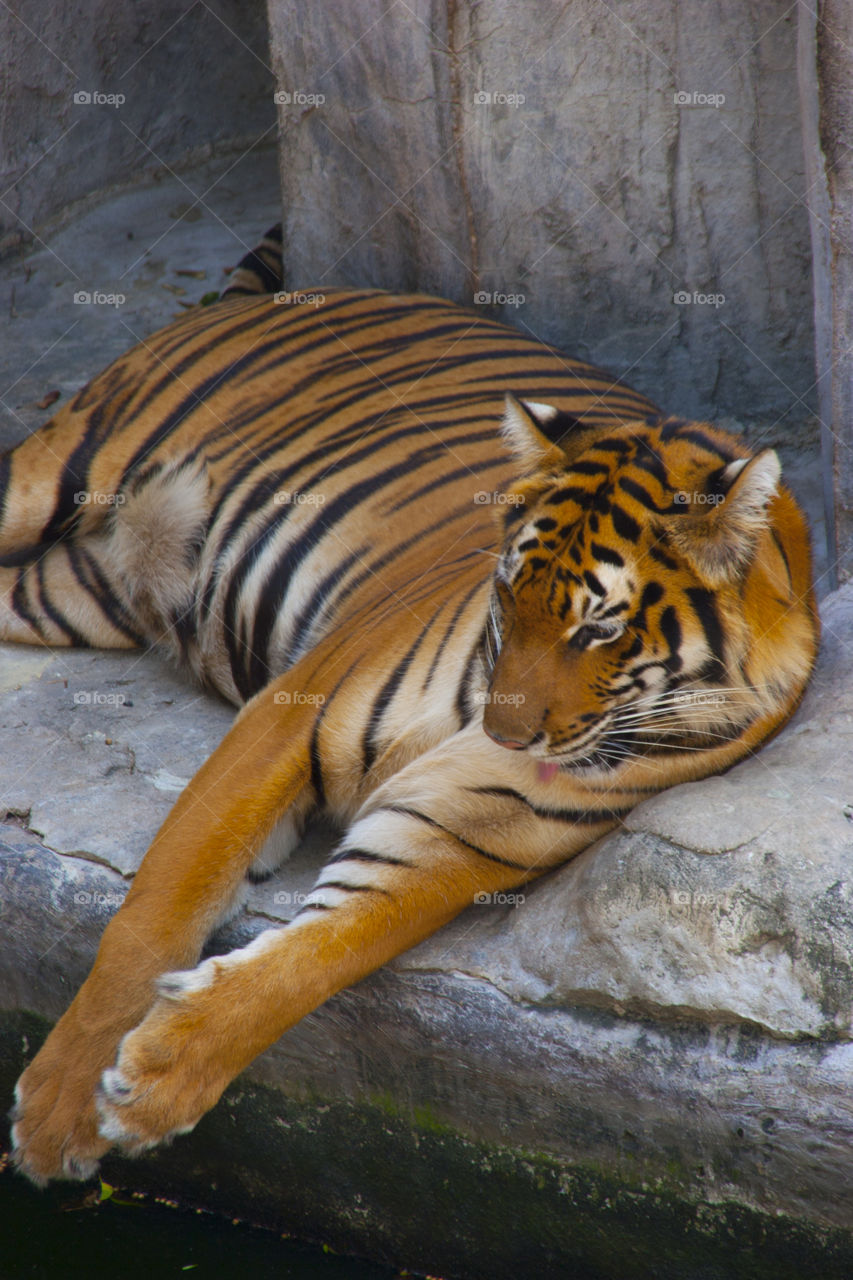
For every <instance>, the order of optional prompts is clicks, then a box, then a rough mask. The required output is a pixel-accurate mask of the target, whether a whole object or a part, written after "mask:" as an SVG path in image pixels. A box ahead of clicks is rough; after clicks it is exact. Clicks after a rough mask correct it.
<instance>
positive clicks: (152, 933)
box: [0, 233, 818, 1181]
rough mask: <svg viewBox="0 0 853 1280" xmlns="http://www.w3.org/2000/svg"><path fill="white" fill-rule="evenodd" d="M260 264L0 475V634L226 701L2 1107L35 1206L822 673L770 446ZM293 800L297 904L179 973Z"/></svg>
mask: <svg viewBox="0 0 853 1280" xmlns="http://www.w3.org/2000/svg"><path fill="white" fill-rule="evenodd" d="M277 260H278V242H277V239H276V236H275V234H274V233H271V234H270V236H268V238H267V240H266V241H265V244H264V246H262V247H261V249H259V250H258V251H257V253H256V254H255V255H251V256H250V258H249V259H246V260H244V262H243V263H242V264H241V267H240V269H239V270H238V271H237V272H236V273H235V276H234V279H233V292H234V294H235V296H233V297H230V298H227V297H226V298H224V299H223V300H222V301H221V302H219V303H218V304H215V305H214V306H213V307H210V308H207V309H205V310H203V311H194V312H190V313H188V314H187V315H186V316H185V317H182V318H181V319H179V320H178V321H177V322H175V323H174V324H171V325H169V326H168V327H167V328H166V329H164V330H162V331H161V332H159V333H157V334H155V335H154V336H153V337H152V338H150V339H148V340H147V341H146V342H143V343H142V344H141V345H139V346H138V347H136V348H135V349H134V350H132V351H131V352H129V353H128V354H127V355H126V356H124V357H123V358H121V359H119V360H118V361H116V362H115V364H113V365H112V366H111V367H110V368H109V369H108V370H107V371H106V372H105V373H103V374H101V375H100V377H97V378H95V379H94V381H93V382H91V383H90V384H89V385H88V386H87V387H86V388H84V390H82V391H81V392H80V393H79V394H78V395H77V396H76V397H75V398H74V400H73V401H72V402H71V403H70V404H68V405H67V406H66V407H65V408H63V409H62V410H60V412H59V413H58V414H57V415H56V416H55V417H54V419H53V420H52V421H51V422H50V423H49V424H48V425H47V426H45V427H44V428H43V429H42V430H40V431H38V432H37V433H36V434H35V435H33V436H32V437H31V438H29V439H28V440H26V441H25V442H23V443H22V444H21V445H20V446H18V448H16V449H15V450H13V451H12V452H11V453H10V454H8V455H7V456H6V457H4V458H3V459H2V460H1V461H0V494H2V503H3V505H2V522H0V634H2V636H3V637H4V638H5V639H10V640H17V641H21V642H25V643H40V644H47V645H94V646H105V647H110V646H112V647H132V646H137V645H158V646H160V647H161V648H163V649H165V650H167V651H170V652H171V653H173V654H174V655H175V656H176V657H177V658H178V659H179V660H180V661H181V662H183V663H184V664H185V665H186V667H187V668H188V669H189V670H190V671H191V672H192V673H193V674H194V676H195V677H196V678H198V679H199V680H201V681H203V682H204V683H205V684H206V685H208V686H210V687H212V688H214V689H216V690H218V691H219V692H220V693H221V694H223V695H224V696H225V697H226V698H228V699H230V700H232V701H233V702H235V703H237V704H242V710H241V712H240V714H239V715H238V717H237V719H236V722H235V724H234V726H233V728H232V730H231V731H230V732H229V733H228V734H227V735H226V737H225V739H224V740H223V742H222V744H221V746H220V747H219V748H218V749H217V751H216V752H215V753H214V754H213V756H211V758H210V759H209V760H208V762H207V763H206V764H205V765H204V766H203V768H202V769H201V770H200V771H199V773H198V774H197V775H196V776H195V778H193V780H192V781H191V783H190V785H189V786H188V787H187V788H186V790H185V791H184V792H183V793H182V795H181V796H180V799H179V800H178V802H177V804H176V805H175V807H174V809H173V811H172V812H171V814H170V816H169V817H168V819H167V820H166V822H165V824H164V825H163V827H162V828H161V830H160V832H159V833H158V835H157V837H156V839H155V841H154V843H153V845H152V847H151V849H150V851H149V852H148V854H147V855H146V858H145V860H144V861H143V864H142V866H141V868H140V870H139V872H138V873H137V875H136V877H135V879H134V882H133V885H132V887H131V889H130V892H129V893H128V895H127V898H126V901H125V903H124V905H123V906H122V908H121V910H120V911H119V912H118V913H117V914H116V916H115V917H114V918H113V920H112V921H111V922H110V924H109V926H108V928H107V930H106V932H105V934H104V938H103V941H102V944H101V947H100V950H99V952H98V956H97V959H96V962H95V965H94V967H93V969H92V972H91V974H90V976H89V978H88V980H87V981H86V983H85V984H84V986H83V988H82V989H81V991H80V992H79V994H78V995H77V997H76V999H75V1000H74V1002H73V1004H72V1005H71V1007H70V1008H69V1010H68V1011H67V1013H66V1014H65V1015H64V1017H63V1018H62V1019H61V1021H60V1022H59V1023H58V1025H57V1026H56V1028H55V1029H54V1031H53V1032H52V1033H51V1035H50V1037H49V1038H48V1040H47V1042H46V1043H45V1045H44V1047H43V1048H42V1050H41V1051H40V1053H39V1054H38V1056H37V1057H36V1058H35V1060H34V1061H33V1063H32V1064H31V1065H30V1066H29V1067H28V1069H27V1070H26V1072H25V1073H24V1075H23V1076H22V1078H21V1080H20V1082H19V1086H18V1091H17V1108H16V1113H15V1125H14V1141H15V1145H16V1159H17V1161H18V1164H19V1165H20V1167H21V1168H22V1169H23V1170H24V1171H25V1172H26V1173H27V1174H28V1175H29V1176H30V1177H31V1178H33V1179H34V1180H35V1181H44V1180H46V1179H48V1178H51V1177H63V1176H64V1177H87V1176H89V1175H91V1174H92V1173H93V1172H94V1171H95V1169H96V1168H97V1162H98V1159H99V1157H100V1156H101V1155H102V1154H103V1153H104V1152H105V1151H106V1150H107V1149H108V1148H109V1147H110V1145H111V1144H114V1143H115V1144H118V1145H120V1146H122V1147H123V1148H124V1149H125V1150H127V1151H130V1152H134V1151H138V1150H142V1149H144V1148H146V1147H148V1146H151V1145H154V1144H156V1143H158V1142H161V1141H163V1140H165V1139H166V1138H168V1137H169V1136H170V1135H172V1134H174V1133H180V1132H184V1131H186V1130H188V1129H191V1128H192V1127H193V1125H194V1124H195V1123H196V1122H197V1120H198V1119H199V1117H200V1116H201V1115H202V1114H203V1113H204V1112H205V1111H206V1110H207V1109H209V1108H210V1107H212V1106H213V1105H214V1104H215V1103H216V1101H217V1099H218V1098H219V1096H220V1095H221V1093H222V1091H223V1089H224V1088H225V1087H226V1085H227V1084H228V1082H229V1081H230V1080H231V1079H233V1077H234V1076H235V1075H236V1074H237V1073H238V1072H239V1071H241V1070H242V1069H243V1068H244V1067H245V1066H246V1065H247V1064H248V1063H249V1062H250V1061H251V1060H252V1059H253V1058H254V1057H255V1056H256V1055H257V1054H258V1053H260V1052H261V1051H262V1050H263V1049H264V1048H266V1047H267V1046H268V1045H269V1044H271V1043H272V1042H273V1041H274V1040H275V1039H276V1038H277V1037H278V1036H280V1035H281V1034H282V1033H283V1032H284V1031H285V1030H286V1029H287V1028H288V1027H290V1026H292V1025H293V1024H294V1023H295V1022H297V1021H298V1020H299V1019H300V1018H302V1017H303V1016H304V1015H305V1014H306V1013H308V1012H309V1011H310V1010H312V1009H314V1008H316V1006H317V1005H318V1004H320V1003H321V1002H322V1001H324V1000H325V999H327V998H328V997H329V996H330V995H332V994H333V993H334V992H335V991H338V990H340V989H341V988H342V987H344V986H347V985H349V984H352V983H354V982H356V981H358V980H359V979H360V978H361V977H363V976H364V975H366V974H368V973H370V972H371V971H372V970H374V969H376V968H377V967H378V966H380V965H381V964H383V963H384V962H385V961H386V960H387V959H389V958H390V957H392V956H394V955H396V954H398V953H399V952H400V951H402V950H405V949H406V948H408V947H411V946H412V945H414V944H415V943H416V942H418V941H419V940H420V939H422V938H424V937H426V936H427V935H429V934H430V933H432V932H433V931H434V930H436V929H438V928H439V927H440V926H441V925H443V924H444V923H445V922H446V921H448V920H450V919H451V918H452V917H453V916H455V915H456V914H457V913H458V912H459V911H461V910H462V909H463V908H464V907H465V906H466V905H468V904H469V903H471V902H472V901H473V900H474V898H475V896H476V895H480V894H483V893H494V892H497V891H502V890H507V889H510V888H512V887H515V886H517V885H519V884H521V883H523V882H525V881H527V880H529V879H531V878H532V877H534V876H537V875H539V874H541V873H542V872H545V871H548V870H550V869H553V868H555V867H558V866H560V865H561V864H562V863H564V862H565V861H566V860H567V859H569V858H571V857H572V856H573V855H574V854H576V853H577V852H578V851H579V850H581V849H583V848H584V847H585V846H587V845H588V844H590V842H591V841H593V840H595V839H596V838H597V837H599V836H601V835H603V834H604V833H605V832H607V831H608V830H610V829H611V828H612V827H614V826H615V825H616V824H617V823H618V822H619V820H620V818H622V817H623V816H624V815H625V814H626V813H627V812H628V811H629V810H630V809H631V808H632V806H634V805H635V804H637V803H638V801H640V800H642V799H643V798H644V797H647V796H649V795H652V794H654V793H655V792H657V791H659V790H661V789H662V788H664V787H667V786H671V785H672V784H674V783H677V782H680V781H684V780H686V779H692V778H699V777H702V776H705V775H707V774H710V773H712V772H716V771H718V770H721V769H725V768H727V767H728V766H730V765H731V764H733V763H734V762H735V761H737V760H740V759H742V758H743V757H744V756H746V755H748V754H749V753H750V752H752V751H754V750H755V749H756V748H757V747H758V746H759V744H760V743H761V742H763V741H764V740H765V739H767V738H768V737H769V736H770V735H772V734H774V733H775V732H776V731H777V730H778V729H779V728H780V726H781V725H782V724H783V723H784V722H785V720H786V719H787V717H788V716H789V715H790V714H791V712H792V711H793V709H794V708H795V706H796V705H797V702H798V700H799V698H800V697H801V695H802V692H803V689H804V687H805V684H806V681H807V679H808V676H809V673H810V670H811V667H812V664H813V661H814V656H815V651H816V646H817V634H818V632H817V622H816V615H815V608H814V600H813V596H812V587H811V578H810V565H809V548H808V537H807V532H806V528H805V524H804V520H803V517H802V515H801V513H800V511H799V509H798V507H797V505H796V503H795V502H794V500H793V498H792V497H791V495H790V493H789V492H788V491H787V490H786V489H785V488H784V487H783V486H782V485H781V484H780V482H779V464H778V460H777V458H776V455H775V454H774V453H773V452H771V451H769V450H765V451H763V452H760V453H758V454H757V455H756V456H751V455H750V454H749V452H748V450H747V449H745V448H744V446H743V444H742V443H741V442H740V441H739V440H737V439H736V438H734V437H733V436H731V435H727V434H725V433H724V432H722V431H719V430H715V429H714V428H712V427H710V426H708V425H707V424H696V423H689V422H685V421H682V420H680V419H677V418H668V417H666V416H663V415H661V414H660V412H659V411H658V410H657V409H656V408H655V406H654V405H652V404H651V403H650V402H649V401H648V400H647V399H646V398H645V397H644V396H642V395H640V394H638V393H636V392H634V391H631V390H630V389H628V388H627V387H625V386H623V385H621V384H620V383H618V382H615V381H614V380H613V379H612V378H610V377H609V376H608V375H607V374H605V373H603V372H601V371H600V370H598V369H595V368H592V367H590V366H589V365H586V364H582V363H580V362H579V361H576V360H572V359H569V358H567V357H565V356H563V355H562V354H561V353H560V352H558V351H556V350H554V349H552V348H550V347H548V346H546V345H544V344H542V343H539V342H536V341H534V340H532V339H530V338H528V337H526V336H524V335H523V334H521V333H519V332H516V331H514V330H512V329H509V328H506V327H505V326H503V325H501V324H499V323H497V322H496V321H494V320H492V319H490V318H488V317H487V316H485V315H483V314H478V313H475V312H472V311H467V310H465V309H463V308H460V307H458V306H456V305H454V304H451V303H449V302H446V301H442V300H440V299H437V298H431V297H426V296H399V297H398V296H392V295H389V294H386V293H382V292H378V291H373V290H360V291H355V290H343V289H333V290H328V291H326V292H325V294H324V295H316V294H301V295H281V294H276V295H275V298H276V299H278V301H276V300H274V298H271V297H269V296H262V297H260V296H257V294H256V293H253V290H256V289H257V288H258V287H260V288H266V289H275V288H276V287H278V285H279V283H280V282H279V280H278V278H277V270H278V266H277ZM241 295H244V296H241ZM245 295H248V296H245ZM317 810H325V811H326V812H328V813H329V814H331V815H332V816H333V817H334V818H335V819H337V820H338V821H339V822H340V823H341V824H343V825H344V827H345V828H346V834H345V835H344V837H343V838H342V840H341V841H340V844H339V845H338V847H337V848H336V849H335V851H334V852H333V853H332V854H331V856H330V857H329V859H328V862H327V864H326V866H325V867H324V869H323V871H322V872H321V874H320V876H319V879H318V881H317V885H316V887H315V889H314V891H313V892H312V894H311V895H309V898H308V900H307V902H306V903H305V905H304V906H303V907H302V909H301V910H300V912H299V914H298V915H297V916H296V917H295V918H294V920H293V921H292V922H291V923H290V924H288V925H286V926H285V927H283V928H279V929H271V930H268V931H267V932H265V933H263V934H261V935H260V936H259V937H258V938H257V939H256V941H255V942H253V943H252V944H251V945H250V946H248V947H246V948H245V949H244V950H242V951H237V952H234V953H232V954H230V955H228V956H224V957H216V958H213V959H208V960H205V961H203V962H202V963H200V964H199V956H200V954H201V951H202V948H203V946H204V943H205V941H206V939H207V938H208V936H209V935H210V933H211V932H212V931H213V930H214V929H215V928H216V926H217V923H218V922H220V921H221V920H223V919H224V918H225V917H226V916H227V915H228V913H229V912H230V911H232V910H233V909H234V906H235V903H237V902H239V895H240V890H241V886H242V884H243V882H244V880H245V878H246V876H247V875H249V874H253V875H257V874H263V873H264V872H266V871H268V870H269V869H270V867H271V865H272V856H273V855H272V854H271V853H270V849H271V848H272V844H270V845H265V842H266V841H267V840H268V838H269V837H271V836H272V835H273V833H274V832H275V833H276V834H277V845H276V848H277V856H280V855H282V854H283V853H286V852H287V850H288V849H289V848H292V847H293V846H294V845H295V844H296V842H297V841H298V839H299V835H300V832H301V830H302V826H303V824H304V822H305V820H306V818H307V816H308V815H309V814H310V813H312V812H315V811H317Z"/></svg>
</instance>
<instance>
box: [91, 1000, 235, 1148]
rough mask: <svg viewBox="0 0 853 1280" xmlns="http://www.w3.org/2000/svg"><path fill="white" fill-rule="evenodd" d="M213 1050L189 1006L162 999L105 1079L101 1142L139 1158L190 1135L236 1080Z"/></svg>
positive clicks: (99, 1102) (101, 1095)
mask: <svg viewBox="0 0 853 1280" xmlns="http://www.w3.org/2000/svg"><path fill="white" fill-rule="evenodd" d="M214 1049H215V1044H214V1043H211V1037H210V1036H209V1035H207V1036H206V1035H205V1031H204V1028H203V1026H200V1025H199V1018H198V1016H197V1015H196V1016H194V1014H193V1011H192V1008H191V1007H188V1002H186V1001H183V1002H181V1003H180V1004H176V1003H175V1002H173V1001H171V1000H159V1001H158V1002H157V1004H155V1006H154V1008H153V1009H152V1010H151V1012H150V1013H149V1014H148V1016H147V1017H146V1019H145V1021H144V1022H142V1023H141V1024H140V1025H139V1026H138V1027H137V1028H136V1029H135V1030H134V1031H131V1032H129V1033H128V1034H127V1035H126V1036H125V1037H124V1040H123V1041H122V1043H121V1046H120V1048H119V1053H118V1058H117V1060H116V1063H115V1066H114V1067H110V1068H108V1069H107V1070H106V1071H104V1073H103V1075H102V1076H101V1081H100V1085H99V1087H98V1089H97V1093H96V1106H97V1110H98V1116H99V1130H100V1134H101V1137H102V1138H103V1139H105V1140H106V1141H107V1142H109V1143H114V1144H115V1145H117V1146H119V1147H121V1148H122V1149H123V1150H124V1151H125V1152H126V1153H128V1154H130V1155H136V1154H138V1153H139V1152H141V1151H146V1150H147V1149H148V1148H150V1147H154V1146H157V1145H158V1144H160V1143H166V1142H170V1141H171V1140H172V1138H174V1137H176V1136H177V1135H178V1134H181V1133H189V1132H190V1130H191V1129H194V1128H195V1126H196V1124H197V1123H198V1121H199V1120H200V1119H201V1117H202V1116H203V1115H204V1113H205V1112H206V1111H209V1110H210V1108H211V1107H213V1106H215V1105H216V1103H217V1102H218V1101H219V1098H220V1096H221V1094H222V1092H223V1090H224V1089H225V1087H226V1085H227V1084H228V1083H229V1081H230V1080H231V1078H232V1074H233V1072H231V1071H229V1070H228V1069H227V1068H226V1067H224V1066H223V1065H221V1064H220V1063H218V1062H217V1060H216V1055H215V1052H214V1051H213V1050H214Z"/></svg>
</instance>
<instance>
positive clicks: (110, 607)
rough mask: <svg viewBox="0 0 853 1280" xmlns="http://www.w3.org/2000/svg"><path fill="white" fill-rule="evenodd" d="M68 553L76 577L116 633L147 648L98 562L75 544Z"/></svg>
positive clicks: (144, 639)
mask: <svg viewBox="0 0 853 1280" xmlns="http://www.w3.org/2000/svg"><path fill="white" fill-rule="evenodd" d="M66 551H67V552H68V560H69V563H70V565H71V571H72V573H73V574H74V577H75V578H76V579H77V581H78V582H79V584H80V586H81V587H82V588H83V590H84V591H88V593H89V595H90V596H91V597H92V598H93V599H94V600H95V602H96V603H97V605H98V607H99V608H100V610H101V612H102V613H103V614H104V615H105V617H107V618H108V619H109V621H110V623H111V624H112V626H114V627H115V629H116V631H121V632H122V634H123V635H126V636H127V638H128V639H129V640H132V641H133V642H134V644H137V645H139V647H140V648H145V646H146V645H147V643H148V641H147V640H146V638H145V637H144V636H143V635H142V634H141V632H139V631H137V630H136V629H135V627H133V626H131V618H130V614H129V613H128V612H127V610H126V609H125V607H124V605H123V604H122V603H121V601H120V600H119V599H118V598H117V597H116V594H115V592H114V591H113V589H112V587H111V586H110V584H109V582H108V581H107V579H106V578H105V577H104V575H103V574H102V573H101V570H100V566H99V565H98V564H97V562H96V561H95V560H94V559H93V558H92V556H90V555H89V553H88V552H87V551H86V550H85V549H84V548H83V547H81V546H79V545H78V544H77V543H75V542H69V543H68V545H67V547H66ZM83 567H85V574H84V573H83ZM86 575H88V577H89V579H91V581H93V582H94V584H95V590H92V587H91V585H90V582H88V581H86Z"/></svg>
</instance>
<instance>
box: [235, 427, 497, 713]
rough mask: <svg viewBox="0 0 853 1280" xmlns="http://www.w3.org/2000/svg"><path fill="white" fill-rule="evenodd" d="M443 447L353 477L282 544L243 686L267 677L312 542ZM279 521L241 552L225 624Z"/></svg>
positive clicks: (259, 683) (258, 613)
mask: <svg viewBox="0 0 853 1280" xmlns="http://www.w3.org/2000/svg"><path fill="white" fill-rule="evenodd" d="M407 434H409V431H408V430H405V429H404V430H402V431H399V432H395V433H394V435H395V436H397V437H398V438H399V437H400V436H402V435H407ZM480 434H481V433H479V432H478V433H475V438H480ZM387 440H388V437H385V442H386V443H387ZM460 443H461V441H460ZM443 450H444V445H443V444H433V443H430V444H426V445H423V446H422V447H421V448H420V449H418V450H416V451H415V452H414V453H413V454H411V455H410V456H409V457H408V458H404V459H402V460H401V461H399V462H394V463H392V464H391V465H390V466H388V467H385V468H384V469H383V470H382V471H379V472H376V473H374V474H373V475H371V476H367V477H365V478H364V479H362V480H359V481H356V482H355V483H354V484H352V485H351V486H350V487H349V488H348V489H346V490H344V492H343V493H339V494H338V495H337V497H335V498H333V499H332V501H331V502H329V503H326V504H324V505H323V506H322V507H320V509H319V511H318V513H317V515H316V516H315V517H314V519H313V520H312V521H311V522H310V523H309V524H307V525H306V527H305V528H304V529H303V530H302V532H301V534H300V535H299V537H297V538H295V539H294V540H293V542H291V543H289V544H288V545H287V546H286V547H285V549H284V550H283V552H282V553H281V555H280V556H279V558H278V560H277V561H276V564H275V567H274V568H273V569H272V570H271V571H270V573H269V574H268V575H267V577H266V580H265V583H264V590H263V595H262V598H261V601H260V604H259V606H258V609H257V611H256V613H255V619H254V627H253V629H252V642H251V650H250V653H249V655H248V656H249V663H248V672H247V679H248V686H249V688H250V689H251V690H252V691H253V692H255V691H257V690H258V689H260V688H262V687H263V686H264V685H265V684H266V683H267V682H268V680H269V679H270V675H271V672H270V668H269V664H268V652H267V649H268V644H269V638H270V635H271V633H272V629H273V627H274V625H275V621H276V619H277V617H278V612H279V609H280V607H281V603H282V601H283V599H284V596H285V594H286V591H287V587H288V585H289V583H290V581H291V580H292V578H293V577H294V575H295V574H296V573H297V572H298V570H299V568H300V565H301V563H302V561H303V560H304V559H305V558H306V557H307V556H308V555H309V553H310V552H311V551H313V550H314V549H315V548H316V547H317V545H318V544H319V542H320V541H321V539H322V538H324V537H326V536H328V535H329V534H330V533H331V531H332V529H333V528H334V526H335V525H336V524H338V523H339V522H340V521H342V520H343V519H344V518H345V517H346V516H348V515H350V514H351V513H352V511H353V510H354V509H355V508H356V507H358V506H360V505H361V503H363V502H365V501H367V499H369V498H371V497H373V495H374V494H376V493H378V492H379V490H381V489H384V488H386V487H387V486H388V485H389V484H392V483H393V482H394V481H395V480H399V479H401V478H403V477H405V476H409V475H411V473H412V472H413V471H415V470H417V468H418V467H419V466H421V465H424V464H425V463H427V462H432V461H434V460H435V459H436V458H438V457H441V456H442V453H443ZM376 451H377V450H376V448H370V447H368V448H367V449H366V451H355V452H354V453H353V454H351V455H350V456H349V458H348V459H347V465H351V464H353V459H356V458H357V457H358V456H359V453H365V452H366V453H367V454H370V453H373V452H376ZM320 478H322V476H321V475H318V476H314V477H311V480H310V481H309V482H308V483H307V488H308V490H309V491H310V490H311V489H312V488H313V487H314V485H315V484H316V483H317V480H318V479H320ZM281 523H282V517H281V516H280V515H278V514H274V515H273V516H272V517H271V523H268V525H267V528H266V530H265V531H264V532H263V533H262V534H261V535H260V537H259V538H258V539H256V541H255V544H254V547H253V549H252V555H251V557H249V556H246V557H244V559H243V561H242V563H241V565H240V567H239V569H237V570H236V571H235V572H234V574H233V575H232V580H231V583H230V585H229V589H228V596H227V599H226V608H225V617H226V623H227V622H228V621H230V619H231V618H233V617H234V612H233V611H234V610H235V609H236V607H237V599H238V592H239V590H240V587H241V586H242V583H243V581H244V579H245V577H246V575H247V573H248V571H249V570H250V568H251V567H253V565H254V563H255V561H256V560H257V558H258V556H259V555H260V552H261V550H262V548H263V546H264V544H265V543H266V542H268V541H269V540H270V539H271V537H272V536H273V534H275V533H277V532H278V530H279V528H280V527H281Z"/></svg>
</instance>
